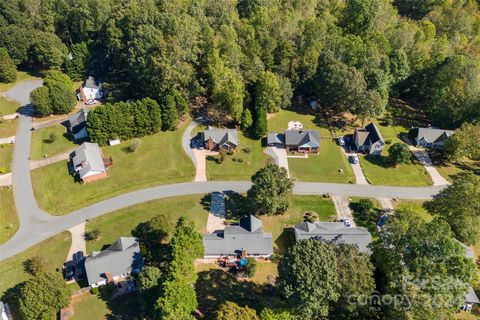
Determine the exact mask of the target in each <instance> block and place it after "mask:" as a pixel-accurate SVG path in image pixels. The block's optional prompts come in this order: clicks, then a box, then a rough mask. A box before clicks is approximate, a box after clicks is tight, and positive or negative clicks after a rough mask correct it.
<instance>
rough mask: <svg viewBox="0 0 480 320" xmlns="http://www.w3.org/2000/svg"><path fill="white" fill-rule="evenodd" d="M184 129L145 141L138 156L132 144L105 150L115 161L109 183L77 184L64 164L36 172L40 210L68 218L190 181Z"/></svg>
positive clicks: (189, 163)
mask: <svg viewBox="0 0 480 320" xmlns="http://www.w3.org/2000/svg"><path fill="white" fill-rule="evenodd" d="M184 129H185V124H184V125H182V126H181V128H180V129H179V130H177V131H168V132H161V133H158V134H155V135H151V136H147V137H143V138H142V139H141V144H140V147H139V148H138V150H137V151H136V152H135V153H131V152H129V151H128V147H129V146H130V145H131V143H132V142H131V141H123V142H122V144H121V145H118V146H113V147H111V146H107V147H104V148H102V149H103V155H104V157H110V156H111V157H112V158H113V166H112V167H110V168H109V170H108V177H107V178H106V179H103V180H99V181H95V182H92V183H89V184H85V185H83V184H80V183H78V182H75V181H74V179H73V177H72V176H70V175H69V174H68V169H67V163H66V162H63V161H62V162H58V163H55V164H52V165H49V166H46V167H43V168H39V169H36V170H33V171H32V182H33V188H34V191H35V196H36V198H37V201H38V203H39V205H40V207H41V208H42V209H44V210H46V211H47V212H50V213H52V214H56V215H59V214H65V213H67V212H70V211H72V210H75V209H78V208H81V207H84V206H87V205H90V204H93V203H96V202H98V201H101V200H104V199H107V198H110V197H113V196H116V195H119V194H122V193H126V192H129V191H133V190H138V189H142V188H147V187H152V186H156V185H160V184H170V183H176V182H185V181H191V180H192V179H193V176H194V167H193V164H192V162H191V160H190V158H188V156H187V155H186V154H185V153H184V151H183V149H182V144H181V136H182V133H183V130H184Z"/></svg>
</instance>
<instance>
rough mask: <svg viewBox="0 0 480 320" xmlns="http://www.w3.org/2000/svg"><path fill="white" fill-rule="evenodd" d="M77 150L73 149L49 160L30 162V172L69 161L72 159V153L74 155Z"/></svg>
mask: <svg viewBox="0 0 480 320" xmlns="http://www.w3.org/2000/svg"><path fill="white" fill-rule="evenodd" d="M75 149H76V148H71V149H69V150H67V151H64V152H62V153H58V154H56V155H53V156H51V157H48V158H44V159H40V160H30V170H35V169H38V168H41V167H44V166H48V165H49V164H52V163H55V162H59V161H63V160H68V159H69V157H70V153H72V152H73V151H74V150H75Z"/></svg>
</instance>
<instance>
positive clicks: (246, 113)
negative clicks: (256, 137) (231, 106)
mask: <svg viewBox="0 0 480 320" xmlns="http://www.w3.org/2000/svg"><path fill="white" fill-rule="evenodd" d="M252 124H253V119H252V113H251V112H250V110H249V109H244V110H243V112H242V121H241V125H242V130H244V131H245V130H248V129H249V128H250V127H251V126H252Z"/></svg>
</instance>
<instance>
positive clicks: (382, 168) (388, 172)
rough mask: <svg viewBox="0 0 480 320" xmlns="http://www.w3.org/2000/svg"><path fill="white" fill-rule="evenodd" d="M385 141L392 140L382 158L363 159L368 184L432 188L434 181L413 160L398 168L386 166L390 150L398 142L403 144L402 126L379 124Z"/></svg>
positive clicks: (362, 164)
mask: <svg viewBox="0 0 480 320" xmlns="http://www.w3.org/2000/svg"><path fill="white" fill-rule="evenodd" d="M377 127H378V129H379V130H380V132H381V133H382V136H383V138H384V139H385V141H388V140H391V143H390V144H387V145H385V147H384V148H383V150H382V158H379V157H361V158H360V164H361V166H362V169H363V173H364V174H365V177H366V178H367V180H368V182H369V183H371V184H376V185H387V186H409V187H424V186H431V185H432V179H431V178H430V175H429V174H428V173H427V172H426V171H425V169H424V168H423V166H422V165H420V164H419V163H417V162H416V161H415V160H413V162H412V163H402V164H399V165H397V166H396V167H393V166H390V165H388V164H385V160H386V159H385V158H383V157H387V156H388V149H390V147H391V146H392V145H393V144H394V143H397V142H401V143H403V142H402V141H401V140H400V138H398V134H400V133H402V132H404V129H403V127H400V126H383V125H382V124H380V123H377Z"/></svg>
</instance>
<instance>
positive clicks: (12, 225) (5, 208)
mask: <svg viewBox="0 0 480 320" xmlns="http://www.w3.org/2000/svg"><path fill="white" fill-rule="evenodd" d="M18 227H19V223H18V217H17V210H16V208H15V201H14V200H13V191H12V188H8V187H1V188H0V228H1V229H2V231H1V232H0V244H2V243H4V242H7V240H8V239H10V238H11V237H12V236H13V235H14V234H15V232H17V230H18Z"/></svg>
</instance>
